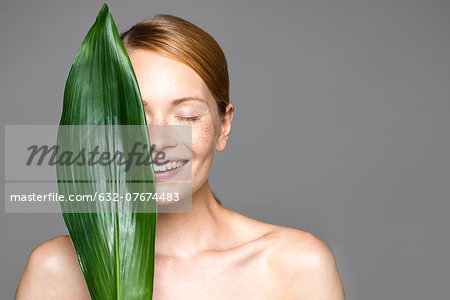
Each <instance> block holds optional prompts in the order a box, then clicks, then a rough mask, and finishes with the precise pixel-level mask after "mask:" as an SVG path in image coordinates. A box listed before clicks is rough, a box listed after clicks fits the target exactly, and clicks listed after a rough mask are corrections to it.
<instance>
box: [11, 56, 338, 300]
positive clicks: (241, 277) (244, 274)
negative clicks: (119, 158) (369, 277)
mask: <svg viewBox="0 0 450 300" xmlns="http://www.w3.org/2000/svg"><path fill="white" fill-rule="evenodd" d="M127 51H128V53H129V56H130V59H131V62H132V64H133V68H134V70H135V73H136V77H137V79H138V83H139V87H140V90H141V94H142V99H143V102H144V109H145V112H146V117H147V123H148V124H150V125H151V124H153V125H156V124H191V125H192V147H191V148H190V147H189V146H187V145H186V144H183V143H182V142H180V143H177V144H176V145H175V146H174V147H172V148H170V149H171V151H177V152H178V153H185V152H186V151H192V162H191V164H192V179H193V184H192V212H190V213H165V214H164V213H160V214H158V220H157V231H156V240H155V282H154V292H153V299H157V300H159V299H163V300H171V299H196V300H197V299H246V300H248V299H270V300H274V299H283V300H287V299H308V300H316V299H327V300H342V299H344V291H343V287H342V282H341V280H340V277H339V272H338V270H337V267H336V262H335V259H334V256H333V254H332V252H331V250H330V249H329V248H328V246H327V245H326V244H325V243H324V242H322V241H321V240H319V239H318V238H316V237H315V236H313V235H312V234H310V233H308V232H305V231H302V230H299V229H294V228H288V227H283V226H277V225H273V224H268V223H264V222H261V221H258V220H254V219H251V218H248V217H246V216H243V215H241V214H238V213H236V212H233V211H231V210H229V209H227V208H225V207H223V206H221V205H219V204H218V203H217V202H216V200H215V199H214V197H213V194H212V192H211V189H210V186H209V183H208V176H209V172H210V169H211V166H212V162H213V158H214V153H215V151H217V152H220V151H223V150H225V148H226V145H227V140H228V138H229V136H230V131H231V121H232V119H233V112H234V107H233V105H232V104H229V105H228V106H227V108H226V113H225V115H223V116H219V114H218V110H217V104H216V102H215V100H214V99H213V97H212V95H211V93H210V92H209V90H208V88H207V86H206V85H205V83H204V82H203V81H202V79H201V78H200V77H199V76H198V75H197V74H196V73H195V72H194V71H193V70H192V69H190V68H189V67H187V66H186V65H184V64H183V63H181V62H178V61H175V60H172V59H170V58H167V57H163V56H161V55H159V54H156V53H154V52H150V51H148V50H136V49H134V50H130V49H127ZM186 96H196V97H201V98H203V99H204V100H205V102H201V101H187V102H185V103H183V104H179V105H177V106H174V105H172V104H173V102H172V100H173V99H177V98H180V97H186ZM187 115H189V116H192V115H197V116H199V118H198V119H197V120H195V121H186V120H181V119H180V118H179V117H180V116H187ZM150 139H152V137H150ZM230 163H232V162H230ZM187 170H189V169H187ZM230 176H232V174H230ZM242 184H243V185H244V184H245V182H243V183H242ZM230 188H232V187H230ZM224 196H226V195H224ZM222 200H224V202H225V203H226V199H222ZM239 201H245V199H239ZM49 278H50V279H51V284H48V283H49V281H48V279H49ZM16 299H18V300H22V299H26V300H38V299H39V300H40V299H45V300H52V299H58V300H62V299H70V300H85V299H86V300H87V299H90V296H89V292H88V290H87V286H86V283H85V282H84V280H83V275H82V273H81V270H80V268H79V266H78V262H77V259H76V254H75V251H74V248H73V244H72V242H71V240H70V238H69V237H68V236H60V237H56V238H54V239H52V240H50V241H47V242H44V243H42V244H41V245H39V246H38V247H37V248H36V249H35V250H34V251H33V252H32V254H31V255H30V258H29V260H28V263H27V265H26V267H25V271H24V273H23V275H22V278H21V280H20V282H19V286H18V290H17V295H16Z"/></svg>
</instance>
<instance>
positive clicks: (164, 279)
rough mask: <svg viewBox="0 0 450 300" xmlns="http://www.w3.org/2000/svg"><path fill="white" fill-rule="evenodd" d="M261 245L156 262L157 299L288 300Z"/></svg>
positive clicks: (155, 296) (155, 282)
mask: <svg viewBox="0 0 450 300" xmlns="http://www.w3.org/2000/svg"><path fill="white" fill-rule="evenodd" d="M285 288H286V286H285V283H283V282H282V281H281V280H277V276H276V274H274V268H273V266H272V265H271V264H270V263H269V259H268V252H267V251H266V250H265V249H264V247H261V245H251V246H249V247H244V248H241V249H234V250H232V251H223V252H222V251H221V252H210V253H205V254H202V255H199V256H197V257H195V258H192V259H185V260H180V259H169V258H158V257H157V258H155V279H154V294H153V295H154V299H156V300H158V299H164V300H170V299H236V300H238V299H272V300H273V299H285V298H283V297H282V296H283V290H284V289H285Z"/></svg>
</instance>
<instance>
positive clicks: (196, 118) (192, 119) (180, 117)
mask: <svg viewBox="0 0 450 300" xmlns="http://www.w3.org/2000/svg"><path fill="white" fill-rule="evenodd" d="M177 118H178V119H180V120H182V121H195V120H198V118H199V116H187V117H185V116H177Z"/></svg>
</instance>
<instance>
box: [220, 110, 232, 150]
mask: <svg viewBox="0 0 450 300" xmlns="http://www.w3.org/2000/svg"><path fill="white" fill-rule="evenodd" d="M233 115H234V105H233V104H232V103H229V104H228V105H227V107H226V108H225V114H224V115H223V117H222V121H221V123H220V132H219V136H218V137H217V142H216V151H219V152H221V151H223V150H225V148H226V147H227V141H228V138H229V137H230V133H231V121H233Z"/></svg>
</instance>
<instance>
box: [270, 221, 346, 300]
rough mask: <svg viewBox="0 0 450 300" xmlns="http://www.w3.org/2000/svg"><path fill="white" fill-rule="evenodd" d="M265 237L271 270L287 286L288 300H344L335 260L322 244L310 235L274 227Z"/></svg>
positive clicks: (324, 244) (300, 231)
mask: <svg viewBox="0 0 450 300" xmlns="http://www.w3.org/2000/svg"><path fill="white" fill-rule="evenodd" d="M267 238H268V239H269V240H270V241H271V242H270V247H269V248H268V253H269V255H268V260H269V265H270V269H271V270H272V272H273V274H275V276H276V277H277V278H278V279H282V280H283V281H284V282H287V283H288V287H287V289H288V298H289V299H299V298H302V299H303V298H305V299H336V300H338V299H339V300H341V299H345V296H344V289H343V286H342V281H341V278H340V275H339V271H338V268H337V265H336V260H335V257H334V255H333V253H332V251H331V249H330V248H329V247H328V245H327V244H326V243H325V242H323V241H322V240H320V239H319V238H317V237H316V236H314V235H313V234H311V233H309V232H306V231H302V230H299V229H295V228H289V227H283V226H275V225H273V230H272V231H271V232H270V234H268V235H267ZM285 291H286V290H285Z"/></svg>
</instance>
